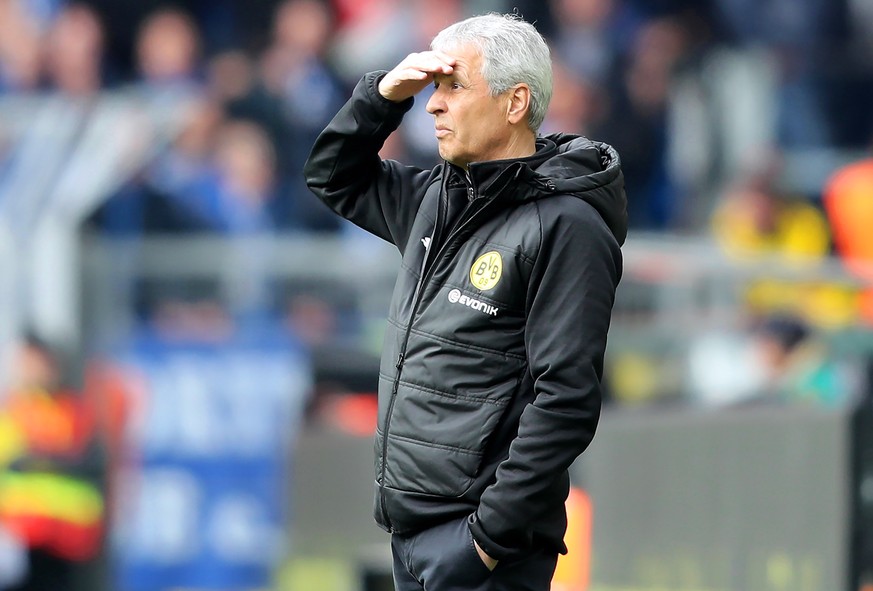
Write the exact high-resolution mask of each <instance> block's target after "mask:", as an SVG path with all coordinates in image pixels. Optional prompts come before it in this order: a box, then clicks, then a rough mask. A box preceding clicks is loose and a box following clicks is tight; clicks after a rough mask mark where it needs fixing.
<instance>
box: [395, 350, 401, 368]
mask: <svg viewBox="0 0 873 591" xmlns="http://www.w3.org/2000/svg"><path fill="white" fill-rule="evenodd" d="M394 367H395V368H396V369H400V368H401V367H403V353H401V354H400V355H398V356H397V363H395V364H394Z"/></svg>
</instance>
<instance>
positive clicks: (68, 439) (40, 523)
mask: <svg viewBox="0 0 873 591" xmlns="http://www.w3.org/2000/svg"><path fill="white" fill-rule="evenodd" d="M92 436H93V434H92V428H91V421H90V419H89V417H88V416H87V413H86V412H85V411H84V409H83V407H82V405H81V404H79V401H78V399H76V397H75V396H72V395H69V394H55V395H51V394H48V393H46V392H42V391H28V392H22V393H15V394H12V395H11V396H10V397H9V398H8V400H7V401H6V403H5V405H4V408H3V409H0V523H2V524H3V526H4V527H5V528H6V529H8V530H9V531H10V532H12V533H13V534H15V535H16V536H18V537H19V538H20V539H21V540H22V542H23V543H25V544H26V545H27V546H28V547H31V548H40V549H43V550H46V551H48V552H50V553H52V554H54V555H56V556H59V557H62V558H66V559H68V560H86V559H89V558H92V557H94V556H96V554H97V553H98V552H99V549H100V543H101V539H102V532H103V522H104V513H105V509H104V500H103V495H102V492H101V490H100V488H99V486H98V485H97V484H95V483H93V482H90V481H88V480H87V479H84V478H81V477H79V476H76V475H74V474H71V473H69V470H67V469H65V468H64V467H62V466H63V465H69V464H75V463H76V461H77V460H78V459H81V456H82V454H83V452H84V451H85V448H86V446H87V444H88V442H89V440H90V439H91V437H92Z"/></svg>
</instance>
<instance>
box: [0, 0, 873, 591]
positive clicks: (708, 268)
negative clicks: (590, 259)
mask: <svg viewBox="0 0 873 591" xmlns="http://www.w3.org/2000/svg"><path fill="white" fill-rule="evenodd" d="M514 9H517V10H518V12H519V13H520V14H522V15H523V16H524V17H525V18H526V19H527V20H529V21H532V22H535V23H536V26H537V27H538V28H539V30H540V31H541V32H542V33H543V34H544V35H545V36H546V37H547V39H548V41H549V43H550V44H551V48H552V52H553V58H554V72H555V93H554V98H553V100H552V104H551V108H550V111H549V114H548V117H547V119H546V121H545V124H544V128H543V132H544V133H551V132H557V131H561V132H571V133H581V134H585V135H588V136H590V137H592V138H595V139H598V140H602V141H606V142H609V143H611V144H613V145H614V146H615V147H616V148H617V149H618V151H619V153H620V155H621V157H622V161H623V167H624V172H625V179H626V183H627V193H628V199H629V203H628V211H629V216H630V224H631V235H630V238H629V239H628V242H627V244H626V245H625V247H624V254H625V274H624V278H623V281H622V284H621V286H620V289H619V293H618V296H617V303H616V308H615V312H614V316H613V325H612V332H611V335H610V345H609V352H608V359H607V368H606V376H605V384H606V393H607V399H606V401H605V409H604V415H603V419H602V423H601V429H600V431H599V432H598V436H597V438H596V439H595V442H594V444H592V446H591V449H590V450H589V451H588V452H586V454H585V456H584V457H583V458H582V459H581V460H580V461H579V462H577V465H575V466H574V468H573V479H574V484H575V485H576V487H577V488H576V490H574V494H573V496H572V497H571V504H570V510H571V515H572V522H571V531H570V532H569V533H568V544H569V545H570V547H571V554H570V555H569V556H568V557H567V558H562V563H561V566H560V567H559V572H558V575H557V576H556V580H555V587H554V589H555V591H583V590H585V589H591V590H593V591H596V590H600V591H619V590H621V591H654V590H656V589H657V590H660V591H728V590H731V591H755V590H768V591H769V590H772V591H782V590H786V591H787V590H791V591H817V590H821V591H839V590H850V591H859V590H866V591H869V590H870V589H871V588H873V420H871V418H870V416H871V415H870V412H871V410H870V409H871V407H870V396H869V392H870V378H871V376H873V373H871V369H873V364H871V361H873V356H871V354H873V2H871V1H870V0H755V1H752V0H698V1H694V0H550V1H545V0H512V1H510V0H467V1H464V0H438V1H437V0H405V1H402V0H357V1H355V0H285V1H279V0H246V1H243V0H175V1H172V0H171V1H161V0H138V1H137V2H124V1H121V0H86V1H81V2H67V1H65V0H0V387H2V392H3V394H2V396H0V589H32V590H36V589H40V590H42V589H51V590H53V591H66V590H68V589H69V590H89V591H91V590H94V591H110V590H112V591H114V590H119V591H163V590H171V589H189V590H193V589H204V590H205V589H221V590H255V589H257V590H282V591H292V590H293V591H381V590H388V589H391V586H390V572H389V568H390V562H389V557H388V555H387V552H388V539H387V535H386V534H384V533H382V532H381V531H380V530H378V528H376V526H375V525H373V524H372V522H371V519H370V502H371V485H370V482H371V480H370V479H371V466H372V463H371V462H372V458H371V452H372V449H371V448H372V444H371V438H372V433H373V429H374V426H375V396H374V392H375V390H376V383H377V372H378V357H379V349H380V343H381V335H382V331H383V326H384V317H385V314H386V311H387V306H388V299H389V297H390V294H391V290H392V287H393V278H394V275H395V272H396V267H397V264H398V262H399V258H398V257H397V255H396V253H395V252H394V251H393V249H392V247H390V245H387V244H384V243H382V242H380V241H379V240H378V239H375V238H372V237H370V236H368V235H366V234H364V233H363V232H362V231H360V230H358V229H356V228H354V227H353V226H351V225H350V224H347V223H345V222H343V221H342V220H340V219H338V218H337V217H335V216H333V215H332V214H331V213H329V212H328V211H327V210H326V208H324V207H323V206H322V205H321V204H320V203H318V202H317V201H316V200H315V198H314V197H313V196H312V195H310V194H309V193H308V191H307V190H306V188H305V185H304V183H303V180H302V175H301V167H302V164H303V162H304V160H305V158H306V156H307V155H308V152H309V148H310V146H311V145H312V142H313V140H314V138H315V137H316V135H317V134H318V132H319V131H320V130H321V129H322V128H323V127H324V126H325V124H326V123H327V122H328V121H329V120H330V118H331V116H332V115H333V114H334V113H335V112H336V111H337V109H338V108H339V107H340V106H341V105H342V104H343V102H344V101H345V99H346V98H347V97H348V95H349V93H350V91H351V88H352V87H353V85H354V84H355V82H356V81H357V80H358V79H359V78H360V76H361V75H362V74H363V73H364V72H366V71H370V70H374V69H390V68H391V67H392V66H393V65H394V64H395V63H397V62H398V61H399V60H400V59H402V58H403V57H404V56H405V55H406V54H408V53H409V52H412V51H418V50H421V49H423V48H425V47H426V46H427V45H428V43H429V40H430V39H431V37H432V36H433V35H434V34H435V33H436V32H437V31H439V30H440V29H442V28H443V27H444V26H446V25H448V24H450V23H452V22H454V21H456V20H459V19H461V18H463V17H466V16H469V15H472V14H478V13H482V12H486V11H501V12H508V11H512V10H514ZM424 98H425V97H422V99H421V100H418V101H417V104H416V107H415V108H414V109H413V111H412V112H411V113H410V114H409V115H408V116H407V117H406V119H405V120H404V123H403V125H402V127H401V128H400V129H399V130H398V131H397V132H396V133H395V134H394V135H393V136H392V137H391V138H390V140H389V142H388V144H387V145H386V146H385V148H384V152H383V156H384V157H390V158H396V159H399V160H401V161H404V162H408V163H413V164H418V165H421V166H428V167H429V166H432V165H433V164H435V163H436V161H437V158H438V157H437V153H436V144H435V140H434V137H433V131H432V130H433V128H432V121H431V118H430V116H429V115H427V113H426V112H425V111H424V108H423V105H424V104H425V100H424Z"/></svg>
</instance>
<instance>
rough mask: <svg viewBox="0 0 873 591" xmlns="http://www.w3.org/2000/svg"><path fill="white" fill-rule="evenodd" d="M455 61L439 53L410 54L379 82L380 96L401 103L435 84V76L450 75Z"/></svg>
mask: <svg viewBox="0 0 873 591" xmlns="http://www.w3.org/2000/svg"><path fill="white" fill-rule="evenodd" d="M454 66H455V59H454V58H453V57H451V56H448V55H446V54H444V53H442V52H439V51H422V52H421V53H410V54H409V55H408V56H406V58H405V59H404V60H403V61H402V62H400V63H399V64H397V66H396V67H395V68H394V69H393V70H391V71H390V72H388V73H387V74H385V77H384V78H382V80H381V81H380V82H379V94H381V95H382V96H383V97H385V98H386V99H388V100H389V101H395V102H400V101H404V100H406V99H408V98H409V97H411V96H415V95H416V94H418V93H419V92H421V91H422V90H423V89H424V87H425V86H427V85H428V84H430V83H432V82H433V77H434V74H445V75H449V74H451V73H452V72H453V71H454Z"/></svg>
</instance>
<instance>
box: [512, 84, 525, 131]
mask: <svg viewBox="0 0 873 591" xmlns="http://www.w3.org/2000/svg"><path fill="white" fill-rule="evenodd" d="M508 93H509V104H508V105H507V110H506V118H507V119H508V120H509V122H510V123H512V124H513V125H515V124H517V123H520V122H522V121H525V120H526V119H527V113H528V111H529V110H530V88H528V85H527V84H518V85H516V86H513V87H512V88H510V89H509V91H508Z"/></svg>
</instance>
